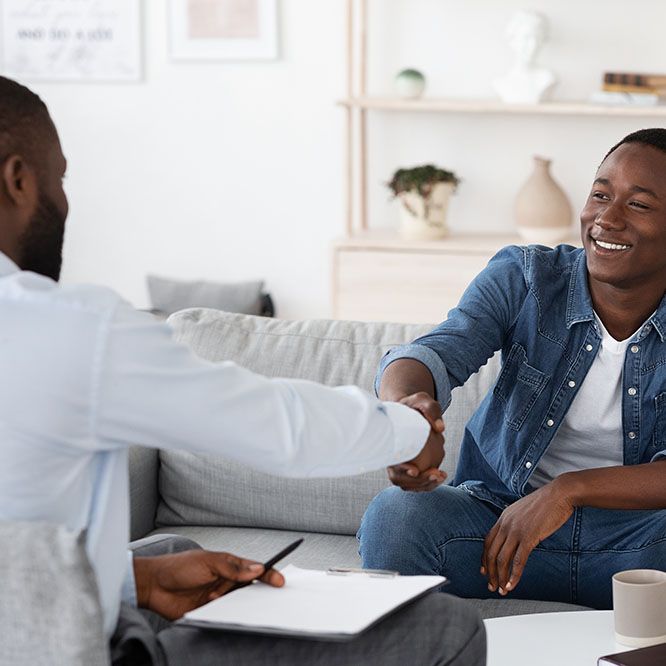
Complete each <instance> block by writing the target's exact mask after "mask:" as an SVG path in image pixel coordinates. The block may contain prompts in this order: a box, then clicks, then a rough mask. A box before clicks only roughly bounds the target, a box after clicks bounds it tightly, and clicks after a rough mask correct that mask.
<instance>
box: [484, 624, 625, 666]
mask: <svg viewBox="0 0 666 666" xmlns="http://www.w3.org/2000/svg"><path fill="white" fill-rule="evenodd" d="M485 625H486V631H487V633H488V666H535V665H536V664H538V666H596V664H597V659H598V658H599V657H601V656H602V655H605V654H613V653H615V652H624V651H626V650H631V649H632V648H629V647H626V646H624V645H620V644H619V643H616V642H615V635H614V630H613V611H576V612H571V613H537V614H535V615H512V616H510V617H497V618H492V619H490V620H485Z"/></svg>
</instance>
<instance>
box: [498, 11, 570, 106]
mask: <svg viewBox="0 0 666 666" xmlns="http://www.w3.org/2000/svg"><path fill="white" fill-rule="evenodd" d="M547 29H548V23H547V20H546V17H545V16H544V15H543V14H540V13H538V12H531V11H524V10H522V11H519V12H516V13H515V14H514V15H513V16H512V17H511V20H510V21H509V24H508V25H507V28H506V36H507V39H508V42H509V46H510V47H511V50H512V51H513V53H514V62H513V67H512V68H511V69H510V70H509V72H508V73H507V74H505V75H504V76H501V77H499V78H497V79H495V80H494V81H493V87H494V88H495V91H496V92H497V94H498V95H499V96H500V99H501V100H502V101H503V102H507V103H510V104H537V103H538V102H540V101H541V100H542V99H543V98H544V96H545V95H546V94H547V93H548V92H549V91H550V90H551V88H552V87H553V86H554V85H555V83H556V82H557V79H556V78H555V75H554V74H553V72H551V71H550V70H549V69H546V68H545V67H539V66H537V65H535V64H534V60H535V58H536V55H537V52H538V51H539V48H540V47H541V45H542V44H543V43H544V41H545V40H546V36H547Z"/></svg>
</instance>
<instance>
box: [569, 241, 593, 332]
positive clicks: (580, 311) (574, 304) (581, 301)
mask: <svg viewBox="0 0 666 666" xmlns="http://www.w3.org/2000/svg"><path fill="white" fill-rule="evenodd" d="M582 321H594V308H593V307H592V298H591V296H590V290H589V289H588V286H587V262H586V261H585V252H581V253H580V254H579V255H578V257H577V258H576V262H575V263H574V265H573V269H572V271H571V277H570V278H569V293H568V295H567V328H571V327H572V326H573V325H574V324H578V323H580V322H582Z"/></svg>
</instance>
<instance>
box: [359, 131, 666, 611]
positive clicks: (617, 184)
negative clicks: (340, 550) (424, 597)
mask: <svg viewBox="0 0 666 666" xmlns="http://www.w3.org/2000/svg"><path fill="white" fill-rule="evenodd" d="M581 224H582V240H583V248H582V249H581V248H573V247H570V246H566V245H561V246H559V247H556V248H555V249H550V248H546V247H539V246H530V247H507V248H505V249H503V250H502V251H500V252H499V253H498V254H497V255H496V256H495V257H494V258H493V259H492V260H491V261H490V263H489V264H488V266H487V268H486V269H485V270H484V271H483V272H482V273H480V275H479V276H478V277H477V278H476V279H475V280H474V282H473V283H472V284H471V285H470V286H469V288H468V289H467V291H466V292H465V294H464V295H463V297H462V299H461V301H460V304H459V305H458V307H457V308H455V309H454V310H452V311H451V312H450V313H449V316H448V319H447V320H446V321H444V322H443V323H442V324H440V325H439V326H438V327H437V328H436V329H435V330H433V331H432V332H431V333H429V334H428V335H426V336H424V337H422V338H419V339H418V340H416V341H415V342H414V343H412V344H410V345H405V346H403V347H399V348H397V349H394V350H392V351H391V352H390V353H389V354H387V355H386V356H385V358H384V359H383V361H382V365H381V368H380V372H379V374H378V381H377V384H378V393H379V395H380V396H381V398H382V399H384V400H396V401H401V402H404V403H406V404H409V405H410V406H413V407H417V408H418V409H421V411H422V412H423V413H424V415H426V416H427V417H428V418H429V420H430V422H431V425H432V427H433V429H434V430H437V431H442V430H443V428H444V423H443V417H442V416H441V414H442V411H444V410H446V408H447V407H448V405H449V402H450V400H451V389H452V388H455V387H457V386H461V385H462V384H464V383H465V381H467V379H468V378H469V377H470V375H472V374H473V373H474V372H476V371H477V370H478V369H479V368H480V367H481V366H482V365H483V364H484V363H486V361H487V360H488V359H489V358H490V357H491V356H492V355H493V354H494V353H495V352H496V351H498V350H501V352H502V370H501V373H500V375H499V378H498V380H497V382H496V384H495V386H494V388H493V390H492V391H491V392H489V394H488V395H487V396H486V397H485V399H484V400H483V402H482V403H481V405H480V407H479V408H478V409H477V411H476V412H475V414H474V415H473V416H472V418H471V419H470V421H469V423H468V424H467V427H466V429H465V434H464V437H463V441H462V444H461V450H460V460H459V463H458V469H457V473H456V477H455V479H454V480H453V484H452V485H450V486H439V484H440V483H441V481H442V480H443V473H442V472H440V471H439V470H427V471H425V472H423V473H418V472H417V471H416V470H415V469H413V468H412V467H411V466H410V465H399V466H395V467H392V468H389V476H390V478H391V480H392V481H393V483H394V484H395V485H396V486H399V487H394V488H390V489H387V490H386V491H384V492H382V493H381V494H380V495H378V496H377V497H376V498H375V499H374V500H373V502H372V504H371V505H370V507H369V508H368V510H367V512H366V515H365V517H364V519H363V523H362V526H361V530H360V532H359V538H360V543H361V555H362V557H363V563H364V565H365V566H367V567H372V568H388V569H397V570H399V571H401V572H402V573H405V574H424V573H428V574H429V573H438V574H444V575H446V576H448V577H450V579H451V585H450V587H449V588H448V589H449V591H451V592H453V593H455V594H458V595H460V596H465V597H490V596H495V595H496V594H500V595H507V594H509V593H510V594H512V595H514V596H517V597H521V598H532V599H547V600H556V601H563V602H571V603H579V604H584V605H588V606H592V607H595V608H610V607H611V605H612V599H611V576H612V575H613V574H614V573H615V572H617V571H620V570H623V569H634V568H663V565H664V562H666V299H664V293H665V292H666V130H665V129H648V130H641V131H638V132H634V133H633V134H630V135H628V136H627V137H625V138H624V139H623V140H622V141H620V142H619V143H618V144H617V145H616V146H614V147H613V148H612V149H611V150H610V151H609V153H608V154H607V155H606V157H605V158H604V160H603V162H602V163H601V166H600V167H599V169H598V171H597V174H596V177H595V180H594V183H593V185H592V190H591V193H590V195H589V198H588V200H587V203H586V204H585V207H584V209H583V211H582V213H581ZM444 418H445V415H444ZM438 486H439V487H438ZM400 488H403V489H406V490H417V491H418V490H432V492H429V493H428V492H421V493H418V492H417V493H405V492H402V491H401V490H400Z"/></svg>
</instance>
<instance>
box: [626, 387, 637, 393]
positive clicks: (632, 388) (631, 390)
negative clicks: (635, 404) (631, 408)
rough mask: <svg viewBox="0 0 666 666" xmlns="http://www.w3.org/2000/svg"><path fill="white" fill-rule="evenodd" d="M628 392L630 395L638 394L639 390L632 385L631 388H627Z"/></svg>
mask: <svg viewBox="0 0 666 666" xmlns="http://www.w3.org/2000/svg"><path fill="white" fill-rule="evenodd" d="M627 393H628V394H629V395H636V393H637V391H636V389H635V388H634V387H633V386H632V387H631V388H628V389H627Z"/></svg>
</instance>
